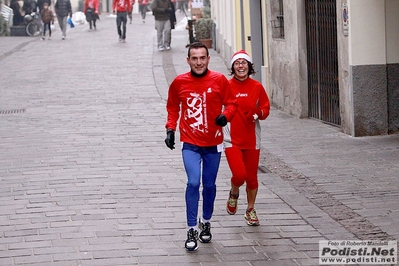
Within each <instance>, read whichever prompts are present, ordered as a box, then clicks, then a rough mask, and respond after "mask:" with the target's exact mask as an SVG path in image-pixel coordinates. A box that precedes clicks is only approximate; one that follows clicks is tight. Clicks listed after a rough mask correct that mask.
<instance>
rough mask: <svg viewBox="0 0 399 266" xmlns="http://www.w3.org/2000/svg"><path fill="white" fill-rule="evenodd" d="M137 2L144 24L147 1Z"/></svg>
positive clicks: (140, 0)
mask: <svg viewBox="0 0 399 266" xmlns="http://www.w3.org/2000/svg"><path fill="white" fill-rule="evenodd" d="M138 1H139V12H140V14H141V19H142V20H143V23H145V17H146V15H147V11H148V3H149V0H138Z"/></svg>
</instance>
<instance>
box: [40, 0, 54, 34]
mask: <svg viewBox="0 0 399 266" xmlns="http://www.w3.org/2000/svg"><path fill="white" fill-rule="evenodd" d="M41 18H42V22H43V35H42V40H44V39H45V38H46V30H47V29H48V39H49V40H50V39H51V25H54V14H53V11H51V10H50V8H49V4H48V3H47V2H45V3H43V9H42V11H41Z"/></svg>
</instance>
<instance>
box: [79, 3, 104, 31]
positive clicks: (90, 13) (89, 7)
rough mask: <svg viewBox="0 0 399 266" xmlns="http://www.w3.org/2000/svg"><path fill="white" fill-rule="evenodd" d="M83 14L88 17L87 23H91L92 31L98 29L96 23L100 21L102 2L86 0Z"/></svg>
mask: <svg viewBox="0 0 399 266" xmlns="http://www.w3.org/2000/svg"><path fill="white" fill-rule="evenodd" d="M83 13H85V15H86V21H87V22H89V27H90V30H92V29H93V27H94V30H96V29H97V26H96V21H97V19H99V18H100V17H99V14H100V1H99V0H86V1H85V6H84V8H83Z"/></svg>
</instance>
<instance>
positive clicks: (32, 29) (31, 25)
mask: <svg viewBox="0 0 399 266" xmlns="http://www.w3.org/2000/svg"><path fill="white" fill-rule="evenodd" d="M24 21H25V23H27V25H26V33H27V34H28V35H29V36H33V37H35V36H38V35H40V33H41V32H42V28H43V26H42V22H41V21H40V18H39V16H38V14H37V13H36V12H32V13H30V14H29V15H25V17H24Z"/></svg>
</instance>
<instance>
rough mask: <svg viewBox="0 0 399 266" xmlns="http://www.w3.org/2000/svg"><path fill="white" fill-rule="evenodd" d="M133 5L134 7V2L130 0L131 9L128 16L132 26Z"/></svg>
mask: <svg viewBox="0 0 399 266" xmlns="http://www.w3.org/2000/svg"><path fill="white" fill-rule="evenodd" d="M133 5H134V0H130V9H129V11H128V12H127V15H128V17H129V20H130V24H132V20H133Z"/></svg>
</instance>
